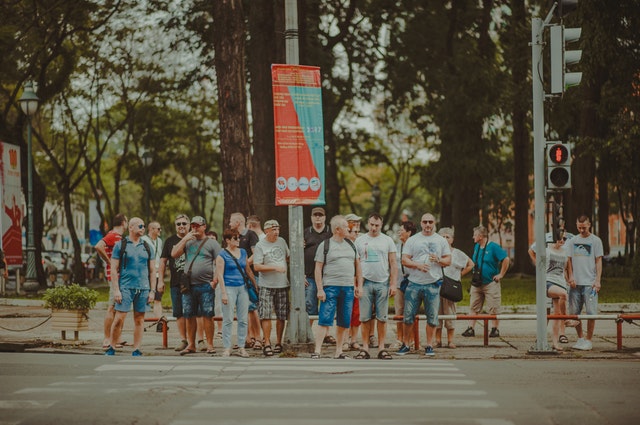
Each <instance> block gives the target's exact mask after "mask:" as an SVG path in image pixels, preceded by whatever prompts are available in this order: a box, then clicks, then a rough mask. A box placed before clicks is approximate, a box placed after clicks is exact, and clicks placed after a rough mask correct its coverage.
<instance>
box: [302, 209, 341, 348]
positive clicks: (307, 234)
mask: <svg viewBox="0 0 640 425" xmlns="http://www.w3.org/2000/svg"><path fill="white" fill-rule="evenodd" d="M326 221H327V216H326V214H325V211H324V208H322V207H315V208H313V209H312V210H311V226H309V227H307V228H306V229H304V232H303V237H304V275H305V282H304V298H305V305H306V309H307V314H308V315H309V316H317V315H318V287H317V286H316V279H315V276H314V273H315V270H316V262H315V257H316V250H317V249H318V245H320V243H321V242H322V241H324V240H327V239H329V238H330V237H331V229H330V228H329V226H327V224H326ZM310 323H311V324H312V325H313V320H310ZM324 342H325V343H328V344H335V343H336V340H335V338H334V337H332V336H331V335H327V337H326V338H325V341H324Z"/></svg>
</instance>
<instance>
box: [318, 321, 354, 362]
mask: <svg viewBox="0 0 640 425" xmlns="http://www.w3.org/2000/svg"><path fill="white" fill-rule="evenodd" d="M347 331H348V328H343V327H341V326H336V340H337V341H336V357H338V356H339V355H340V354H342V344H343V343H344V340H345V336H346V335H347ZM322 339H324V337H323V338H322ZM316 344H317V341H316Z"/></svg>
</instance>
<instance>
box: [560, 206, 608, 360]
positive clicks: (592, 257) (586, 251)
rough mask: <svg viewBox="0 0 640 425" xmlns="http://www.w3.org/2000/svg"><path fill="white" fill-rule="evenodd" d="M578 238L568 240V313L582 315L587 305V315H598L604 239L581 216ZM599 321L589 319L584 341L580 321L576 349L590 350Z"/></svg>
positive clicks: (577, 225)
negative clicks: (592, 230)
mask: <svg viewBox="0 0 640 425" xmlns="http://www.w3.org/2000/svg"><path fill="white" fill-rule="evenodd" d="M576 227H577V228H578V235H576V236H575V237H573V238H571V240H569V241H568V245H569V281H568V283H569V314H580V312H581V311H582V306H583V305H584V306H585V309H586V311H587V314H598V293H599V292H600V278H601V277H602V256H603V252H604V250H603V248H602V240H601V239H600V238H599V237H597V236H596V235H594V234H593V233H591V231H590V229H591V221H590V220H589V217H587V216H586V215H581V216H580V217H578V220H577V221H576ZM595 326H596V321H595V320H587V335H586V338H583V333H582V322H578V324H577V326H576V332H577V333H578V342H576V344H575V345H574V346H573V348H574V349H576V350H591V349H592V348H593V344H592V343H591V338H592V337H593V330H594V329H595Z"/></svg>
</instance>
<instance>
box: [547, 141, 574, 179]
mask: <svg viewBox="0 0 640 425" xmlns="http://www.w3.org/2000/svg"><path fill="white" fill-rule="evenodd" d="M547 188H548V189H570V188H571V150H570V149H569V146H568V145H565V144H562V143H560V142H550V143H548V144H547Z"/></svg>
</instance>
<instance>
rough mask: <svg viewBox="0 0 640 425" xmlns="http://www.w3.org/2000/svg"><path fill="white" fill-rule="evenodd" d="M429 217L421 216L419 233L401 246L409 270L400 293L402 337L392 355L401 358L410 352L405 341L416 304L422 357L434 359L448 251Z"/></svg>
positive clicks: (447, 245) (448, 263)
mask: <svg viewBox="0 0 640 425" xmlns="http://www.w3.org/2000/svg"><path fill="white" fill-rule="evenodd" d="M435 223H436V219H435V217H434V216H433V214H429V213H427V214H424V215H423V216H422V219H421V220H420V225H421V226H422V232H420V233H417V234H415V235H413V236H411V237H410V238H409V240H408V241H407V243H406V244H405V245H404V250H403V253H402V265H403V266H404V267H405V269H408V271H409V285H408V286H407V289H406V290H405V292H404V318H403V321H404V325H405V327H404V338H405V340H404V341H403V344H402V347H400V349H399V350H398V351H397V352H396V354H398V355H404V354H407V353H409V352H410V351H411V349H410V348H409V346H408V338H409V334H410V331H411V327H412V326H413V321H414V320H415V316H416V314H417V313H418V308H419V307H420V304H423V303H424V310H425V314H426V315H427V329H426V333H427V346H426V347H425V351H424V354H425V356H428V357H433V356H435V352H434V351H433V340H434V337H435V334H436V328H437V326H438V308H439V307H440V286H441V285H442V268H443V267H446V266H448V265H450V264H451V248H450V247H449V243H448V242H447V241H446V239H445V238H443V237H442V236H440V235H439V234H437V233H436V225H435Z"/></svg>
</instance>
